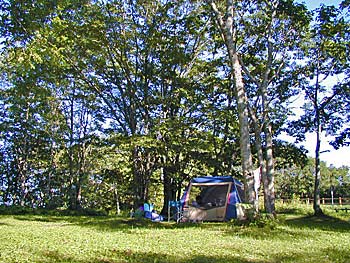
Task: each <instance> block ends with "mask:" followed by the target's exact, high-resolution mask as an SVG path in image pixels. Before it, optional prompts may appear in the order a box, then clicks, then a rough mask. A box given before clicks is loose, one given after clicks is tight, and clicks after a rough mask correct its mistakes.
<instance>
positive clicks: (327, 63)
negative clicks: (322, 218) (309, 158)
mask: <svg viewBox="0 0 350 263" xmlns="http://www.w3.org/2000/svg"><path fill="white" fill-rule="evenodd" d="M342 11H343V10H342V8H336V7H334V6H325V5H321V6H320V7H319V8H318V9H316V10H315V21H314V23H313V25H312V28H311V31H310V41H309V42H308V43H307V45H306V46H305V59H304V60H305V66H304V67H303V72H302V73H303V74H302V77H303V79H305V80H306V81H305V83H304V85H303V92H304V94H305V103H304V107H303V109H304V115H302V116H301V118H300V120H298V121H295V122H293V124H294V125H296V126H295V128H294V129H295V132H297V134H298V136H299V137H298V138H299V139H303V138H304V136H305V133H307V132H313V133H314V134H315V136H316V145H315V182H314V204H313V208H314V213H315V215H319V214H322V213H323V212H322V209H321V206H320V183H321V166H320V164H321V152H322V148H321V138H322V134H323V132H326V134H328V135H334V134H336V132H337V131H338V130H340V129H341V128H342V127H343V125H346V119H347V118H348V116H349V113H348V111H347V110H346V109H348V108H349V104H348V103H349V94H350V92H349V86H348V84H347V83H346V78H344V74H345V73H346V72H347V71H348V68H349V59H348V58H349V48H348V43H349V36H350V34H349V21H348V20H347V19H346V17H344V13H343V12H342ZM329 80H331V84H330V82H329ZM327 81H328V83H327ZM344 110H345V111H344ZM344 121H345V122H344Z"/></svg>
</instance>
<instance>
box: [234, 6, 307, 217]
mask: <svg viewBox="0 0 350 263" xmlns="http://www.w3.org/2000/svg"><path fill="white" fill-rule="evenodd" d="M241 21H242V22H241V24H240V30H239V31H240V36H241V38H242V40H241V44H240V60H241V63H242V67H243V70H244V73H245V77H246V90H247V93H248V98H249V102H250V103H249V110H250V117H251V122H252V129H253V130H254V134H255V136H254V140H255V147H256V152H257V157H258V164H259V166H260V167H261V174H262V181H263V186H264V201H265V209H266V211H267V212H268V213H271V214H274V213H275V206H274V199H275V197H274V195H275V193H274V192H275V191H274V156H273V138H274V136H276V134H278V132H279V131H278V129H279V128H280V127H281V124H283V122H284V121H285V119H286V117H285V116H286V113H287V109H286V107H285V106H283V105H284V104H286V100H287V99H288V98H290V97H291V96H292V95H293V94H295V92H296V89H293V85H295V83H296V81H295V80H294V76H293V74H294V73H293V68H292V67H291V66H292V63H293V61H294V59H295V56H296V54H298V49H300V45H299V43H300V42H301V40H302V38H303V36H304V34H305V32H306V29H307V27H308V23H309V21H310V16H309V14H308V12H307V9H306V7H305V6H304V5H300V4H294V3H293V1H278V0H276V1H256V2H254V1H250V4H247V5H246V7H245V9H244V10H242V12H241Z"/></svg>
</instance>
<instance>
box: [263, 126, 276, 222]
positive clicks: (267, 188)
mask: <svg viewBox="0 0 350 263" xmlns="http://www.w3.org/2000/svg"><path fill="white" fill-rule="evenodd" d="M266 126H267V127H266V128H265V137H266V173H265V178H264V179H263V181H264V200H265V209H266V212H267V213H269V214H272V215H274V214H275V185H274V165H273V152H272V146H273V145H272V127H271V123H270V122H269V123H268V125H266Z"/></svg>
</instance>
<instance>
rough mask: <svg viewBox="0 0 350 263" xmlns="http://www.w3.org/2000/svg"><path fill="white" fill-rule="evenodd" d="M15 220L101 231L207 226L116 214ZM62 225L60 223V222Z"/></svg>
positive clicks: (23, 217)
mask: <svg viewBox="0 0 350 263" xmlns="http://www.w3.org/2000/svg"><path fill="white" fill-rule="evenodd" d="M14 218H15V219H16V220H21V221H36V222H43V223H65V224H64V226H69V225H77V226H81V227H87V228H94V229H97V230H101V231H125V230H130V229H134V228H138V229H183V228H208V227H209V226H208V225H207V224H196V223H181V224H176V223H175V222H167V221H165V222H152V221H151V220H148V219H143V218H142V219H135V218H126V217H116V216H47V215H45V216H36V215H23V216H15V217H14ZM60 225H61V226H62V224H60Z"/></svg>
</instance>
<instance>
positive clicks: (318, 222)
mask: <svg viewBox="0 0 350 263" xmlns="http://www.w3.org/2000/svg"><path fill="white" fill-rule="evenodd" d="M285 224H286V225H288V226H291V227H298V228H308V229H318V230H325V231H334V232H344V231H350V223H349V222H347V221H345V220H341V219H339V218H336V217H332V216H328V215H322V216H304V217H298V218H293V219H287V220H286V221H285Z"/></svg>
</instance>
